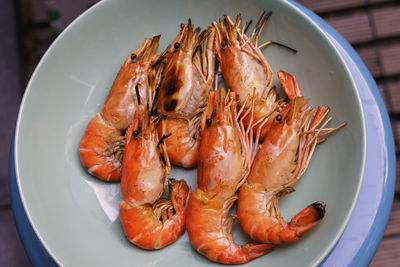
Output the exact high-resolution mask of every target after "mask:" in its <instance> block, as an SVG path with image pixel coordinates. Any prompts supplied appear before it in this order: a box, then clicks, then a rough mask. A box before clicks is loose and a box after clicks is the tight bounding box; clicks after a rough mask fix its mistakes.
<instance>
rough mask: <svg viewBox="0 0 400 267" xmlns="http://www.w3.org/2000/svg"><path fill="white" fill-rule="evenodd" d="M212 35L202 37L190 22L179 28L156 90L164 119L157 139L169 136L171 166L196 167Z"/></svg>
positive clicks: (211, 72) (211, 70)
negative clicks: (170, 133) (167, 134)
mask: <svg viewBox="0 0 400 267" xmlns="http://www.w3.org/2000/svg"><path fill="white" fill-rule="evenodd" d="M214 35H215V34H214V29H213V28H212V27H210V28H209V29H207V30H205V31H203V32H202V33H200V28H197V29H195V30H194V31H193V24H192V23H191V21H190V20H189V23H188V24H187V25H182V27H181V31H180V33H179V35H178V37H176V39H175V41H174V42H173V45H171V46H170V47H169V49H168V53H167V55H166V58H167V62H166V66H165V70H164V73H163V81H162V83H161V85H160V88H159V95H158V103H159V105H158V106H159V110H160V112H161V113H162V114H163V115H165V116H164V119H163V120H162V122H161V123H160V126H159V128H158V132H159V135H160V136H162V135H164V134H166V133H169V132H172V136H171V137H170V138H168V139H167V140H166V143H165V144H166V146H167V152H168V156H169V158H170V160H171V162H172V163H173V164H175V165H179V166H182V167H186V168H190V167H194V166H196V163H197V154H198V149H199V127H200V117H201V113H202V111H203V110H204V108H205V106H206V104H207V96H208V92H209V91H210V88H211V87H212V81H213V77H214V67H215V66H214V64H215V55H214ZM206 39H207V41H206V43H205V45H204V48H203V47H202V43H203V42H205V40H206Z"/></svg>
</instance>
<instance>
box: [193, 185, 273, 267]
mask: <svg viewBox="0 0 400 267" xmlns="http://www.w3.org/2000/svg"><path fill="white" fill-rule="evenodd" d="M235 200H236V196H233V197H231V198H230V199H228V200H226V201H221V200H216V199H212V198H210V196H208V194H207V193H205V192H203V191H202V190H200V189H196V191H195V192H194V193H193V197H192V198H191V199H190V202H189V206H188V210H187V215H186V216H187V219H186V220H187V221H188V222H189V223H188V224H187V225H186V229H187V231H188V234H189V238H190V242H191V243H192V246H193V247H194V248H195V249H196V250H197V251H198V252H199V253H200V254H202V255H204V256H206V257H207V258H208V259H209V260H211V261H214V262H220V263H224V264H242V263H246V262H248V261H250V260H252V259H254V258H257V257H260V256H262V255H265V254H267V253H269V252H271V251H272V249H273V248H274V247H275V245H274V244H260V243H257V242H254V241H251V242H249V243H247V244H245V245H243V246H239V245H237V244H236V243H235V242H234V240H233V238H232V235H231V230H232V226H233V224H234V222H235V219H236V216H235V215H228V213H229V210H230V208H231V207H232V205H233V203H234V201H235Z"/></svg>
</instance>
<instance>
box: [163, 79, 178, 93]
mask: <svg viewBox="0 0 400 267" xmlns="http://www.w3.org/2000/svg"><path fill="white" fill-rule="evenodd" d="M179 88H180V86H178V85H177V84H176V82H175V80H173V79H171V80H169V81H168V84H167V86H166V88H165V96H171V95H173V94H174V93H175V92H176V91H178V90H179Z"/></svg>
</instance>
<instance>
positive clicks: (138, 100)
mask: <svg viewBox="0 0 400 267" xmlns="http://www.w3.org/2000/svg"><path fill="white" fill-rule="evenodd" d="M135 92H136V98H137V102H138V104H139V105H140V93H139V87H138V86H137V85H135Z"/></svg>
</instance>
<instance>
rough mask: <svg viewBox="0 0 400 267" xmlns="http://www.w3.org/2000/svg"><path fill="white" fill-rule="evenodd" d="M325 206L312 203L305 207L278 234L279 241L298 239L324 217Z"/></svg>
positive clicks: (320, 203)
mask: <svg viewBox="0 0 400 267" xmlns="http://www.w3.org/2000/svg"><path fill="white" fill-rule="evenodd" d="M325 208H326V205H325V203H323V202H322V201H317V202H314V203H313V204H311V205H308V206H307V207H305V208H304V209H303V210H302V211H300V212H299V213H298V214H297V215H296V216H294V217H293V218H292V220H291V221H290V223H289V224H288V227H287V228H285V230H283V231H282V232H281V233H280V237H281V240H282V241H284V242H293V241H296V240H298V239H299V237H300V236H302V235H304V234H305V233H307V232H308V231H310V230H311V229H313V228H314V227H315V226H316V225H317V224H319V223H320V222H321V221H322V219H323V218H324V216H325Z"/></svg>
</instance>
